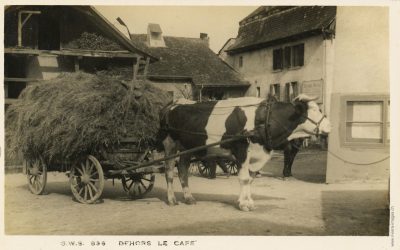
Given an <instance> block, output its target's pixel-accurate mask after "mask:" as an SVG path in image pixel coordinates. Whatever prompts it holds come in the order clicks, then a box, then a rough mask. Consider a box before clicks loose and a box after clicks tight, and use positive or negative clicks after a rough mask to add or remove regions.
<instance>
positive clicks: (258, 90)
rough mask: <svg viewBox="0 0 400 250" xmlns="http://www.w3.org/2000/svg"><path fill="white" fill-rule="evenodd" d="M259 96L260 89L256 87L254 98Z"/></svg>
mask: <svg viewBox="0 0 400 250" xmlns="http://www.w3.org/2000/svg"><path fill="white" fill-rule="evenodd" d="M260 96H261V88H260V87H257V88H256V97H260Z"/></svg>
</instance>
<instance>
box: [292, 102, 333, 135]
mask: <svg viewBox="0 0 400 250" xmlns="http://www.w3.org/2000/svg"><path fill="white" fill-rule="evenodd" d="M306 116H307V118H309V119H310V120H312V121H314V122H315V123H318V122H320V124H319V133H324V134H328V133H329V132H330V127H331V125H330V122H329V120H328V119H327V118H326V117H324V115H323V114H322V113H321V111H320V110H319V107H318V105H317V103H316V102H314V101H309V102H308V110H307V114H306ZM310 120H308V119H307V120H306V121H305V122H304V123H302V124H299V125H298V126H297V128H296V129H295V130H294V131H293V133H292V135H290V136H289V137H288V140H289V141H290V140H292V139H294V138H301V137H307V136H306V135H313V134H315V132H316V128H317V125H316V124H314V123H313V122H311V121H310Z"/></svg>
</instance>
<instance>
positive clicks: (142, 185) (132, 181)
mask: <svg viewBox="0 0 400 250" xmlns="http://www.w3.org/2000/svg"><path fill="white" fill-rule="evenodd" d="M155 179H156V176H155V174H132V175H124V176H122V178H121V181H122V187H123V188H124V190H125V192H126V193H127V194H128V196H129V198H131V199H140V198H143V197H144V196H145V195H146V194H147V193H148V192H150V191H151V190H152V189H153V186H154V180H155Z"/></svg>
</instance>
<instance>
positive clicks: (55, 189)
mask: <svg viewBox="0 0 400 250" xmlns="http://www.w3.org/2000/svg"><path fill="white" fill-rule="evenodd" d="M19 188H21V189H25V190H26V191H27V192H29V191H28V186H27V185H22V186H19ZM52 193H55V194H59V195H65V196H68V197H71V200H72V199H73V194H72V192H71V189H70V186H69V182H67V181H66V182H49V183H47V185H46V189H45V193H44V195H48V194H52ZM32 195H33V194H32ZM175 196H176V198H177V200H178V202H180V203H183V200H184V199H183V193H182V192H181V191H179V192H178V191H175ZM193 197H194V198H195V199H196V201H206V202H219V203H222V204H225V205H229V206H233V207H235V206H237V203H236V201H237V199H238V194H234V195H231V194H210V193H193ZM143 198H146V199H145V202H149V199H151V198H156V199H157V200H161V201H163V202H164V203H167V190H166V189H164V188H159V187H154V188H153V189H152V190H151V191H150V192H149V193H147V194H146V195H145V196H144V197H143ZM252 198H253V199H254V200H257V201H259V200H265V201H268V200H284V198H281V197H271V196H265V195H257V194H253V195H252ZM101 199H110V200H116V201H123V202H124V201H127V202H141V199H137V200H133V199H130V198H129V197H128V196H127V194H126V193H125V191H124V190H123V188H122V185H121V184H120V183H119V182H118V183H117V182H116V183H115V184H114V185H113V184H112V182H111V181H107V182H106V184H105V187H104V190H103V193H102V195H101Z"/></svg>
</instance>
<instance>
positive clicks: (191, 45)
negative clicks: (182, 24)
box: [131, 34, 249, 86]
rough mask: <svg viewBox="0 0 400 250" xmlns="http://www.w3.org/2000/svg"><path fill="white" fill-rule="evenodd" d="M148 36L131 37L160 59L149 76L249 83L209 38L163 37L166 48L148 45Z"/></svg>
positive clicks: (201, 82) (200, 82)
mask: <svg viewBox="0 0 400 250" xmlns="http://www.w3.org/2000/svg"><path fill="white" fill-rule="evenodd" d="M146 37H147V35H146V34H133V35H131V40H132V42H133V43H134V44H135V45H136V46H137V47H141V46H144V47H146V48H147V49H148V50H149V51H150V52H151V53H152V54H153V55H155V56H157V57H158V58H160V60H159V61H157V62H154V63H151V64H150V65H149V69H148V75H149V76H158V77H159V78H163V77H165V78H166V79H167V78H168V79H171V78H174V77H175V78H176V79H178V78H180V79H182V78H190V79H192V81H193V83H194V84H196V85H204V86H207V85H208V86H248V85H249V83H248V82H246V81H244V80H243V78H242V77H241V76H240V75H239V73H237V72H236V71H234V70H233V69H232V68H231V67H229V66H228V65H227V64H225V62H223V61H222V60H221V59H220V58H219V57H218V56H217V55H216V54H215V53H214V52H213V51H212V50H211V49H210V48H209V47H208V43H207V41H206V40H202V39H200V38H185V37H172V36H164V41H165V45H166V47H148V46H147V45H146Z"/></svg>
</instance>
